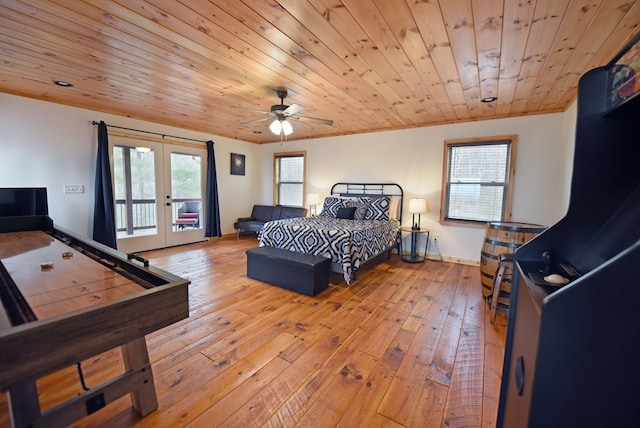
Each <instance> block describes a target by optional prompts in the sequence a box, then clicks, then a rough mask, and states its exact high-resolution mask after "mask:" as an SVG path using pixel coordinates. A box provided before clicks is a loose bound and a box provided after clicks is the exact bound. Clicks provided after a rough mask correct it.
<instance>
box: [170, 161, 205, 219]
mask: <svg viewBox="0 0 640 428" xmlns="http://www.w3.org/2000/svg"><path fill="white" fill-rule="evenodd" d="M201 195H202V158H201V157H200V156H199V155H193V154H183V153H171V197H172V199H173V207H172V219H173V225H174V228H173V229H174V230H175V231H182V230H188V229H199V228H201V227H202V196H201Z"/></svg>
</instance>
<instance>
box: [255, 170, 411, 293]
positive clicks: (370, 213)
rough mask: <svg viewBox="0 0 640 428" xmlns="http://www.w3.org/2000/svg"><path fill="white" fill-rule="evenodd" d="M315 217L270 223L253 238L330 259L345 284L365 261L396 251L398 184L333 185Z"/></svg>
mask: <svg viewBox="0 0 640 428" xmlns="http://www.w3.org/2000/svg"><path fill="white" fill-rule="evenodd" d="M331 195H332V196H330V197H327V198H326V199H325V201H324V204H323V209H322V212H321V214H320V215H316V216H313V217H305V218H296V219H286V220H277V221H270V222H268V223H266V224H265V225H264V228H263V229H262V231H261V232H260V234H259V236H258V239H259V241H260V246H269V247H277V248H282V249H285V250H290V251H296V252H300V253H308V254H315V255H319V256H324V257H328V258H331V261H332V264H331V270H332V271H334V272H338V273H342V274H343V275H344V278H345V281H346V282H347V284H349V283H350V281H351V280H352V279H354V278H355V275H356V272H357V271H358V269H359V268H360V267H361V266H362V265H363V264H364V263H365V262H368V261H373V260H377V256H379V255H381V254H383V253H385V252H387V253H389V254H390V252H391V250H392V249H393V248H396V249H397V248H398V243H399V239H400V237H399V233H400V232H399V231H400V221H399V219H400V218H401V216H402V188H401V187H400V186H399V185H397V184H392V183H391V184H387V183H384V184H379V183H336V184H334V185H333V187H332V188H331Z"/></svg>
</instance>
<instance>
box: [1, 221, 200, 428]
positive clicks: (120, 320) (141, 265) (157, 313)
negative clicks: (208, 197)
mask: <svg viewBox="0 0 640 428" xmlns="http://www.w3.org/2000/svg"><path fill="white" fill-rule="evenodd" d="M188 284H189V281H187V280H185V279H183V278H179V277H177V276H174V275H172V274H170V273H168V272H164V271H162V270H160V269H157V268H153V267H150V266H149V265H148V262H147V261H146V260H144V259H141V258H139V257H135V256H131V255H126V254H123V253H120V252H117V251H115V250H112V249H111V248H108V247H106V246H104V245H101V244H99V243H96V242H93V241H89V240H84V239H81V238H79V237H78V236H76V235H74V234H72V233H71V232H68V231H65V230H63V229H60V228H55V227H54V226H53V222H52V221H51V219H49V218H48V217H47V216H30V217H21V218H18V217H8V218H1V219H0V299H1V301H2V310H0V350H1V351H0V368H1V369H0V389H1V390H2V391H7V392H8V401H9V407H10V412H11V421H12V424H13V426H14V427H22V426H64V425H67V424H70V423H72V422H73V421H75V420H77V419H79V418H82V417H84V416H86V415H88V414H91V413H93V412H95V411H97V410H99V409H101V408H103V407H105V406H106V405H107V404H109V403H110V402H112V401H114V400H116V399H117V398H119V397H121V396H123V395H125V394H131V399H132V404H133V407H134V408H135V409H136V411H137V412H138V413H139V414H140V415H142V416H146V415H147V414H149V413H150V412H152V411H153V410H155V409H156V408H157V406H158V401H157V398H156V393H155V386H154V382H153V374H152V370H151V365H150V362H149V356H148V352H147V346H146V342H145V337H144V336H145V335H146V334H148V333H151V332H153V331H155V330H158V329H160V328H162V327H165V326H167V325H170V324H172V323H174V322H176V321H179V320H181V319H184V318H187V317H188V316H189V302H188ZM118 346H120V347H121V349H122V353H123V361H124V366H125V372H124V373H123V374H121V375H119V376H117V377H116V378H114V379H111V380H109V381H107V382H106V383H104V384H102V385H100V386H98V387H95V388H92V389H90V390H88V391H86V392H84V393H82V394H80V395H78V396H77V397H74V398H73V399H71V400H69V401H67V402H65V403H62V404H60V405H58V406H56V407H54V408H52V409H49V410H46V411H44V412H43V411H41V408H40V403H39V400H38V391H37V387H36V379H38V378H40V377H43V376H45V375H47V374H50V373H52V372H55V371H57V370H60V369H63V368H65V367H69V366H72V365H74V364H76V363H78V362H80V361H82V360H85V359H87V358H90V357H92V356H95V355H98V354H100V353H102V352H105V351H108V350H110V349H113V348H116V347H118Z"/></svg>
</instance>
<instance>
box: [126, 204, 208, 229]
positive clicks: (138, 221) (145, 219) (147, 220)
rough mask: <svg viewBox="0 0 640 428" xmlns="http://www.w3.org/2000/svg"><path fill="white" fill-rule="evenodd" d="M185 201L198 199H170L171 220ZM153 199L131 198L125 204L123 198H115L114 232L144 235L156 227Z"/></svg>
mask: <svg viewBox="0 0 640 428" xmlns="http://www.w3.org/2000/svg"><path fill="white" fill-rule="evenodd" d="M186 201H198V202H200V201H201V200H200V199H194V198H183V199H180V198H176V199H173V200H172V202H173V203H172V206H171V222H172V224H173V223H175V220H176V219H177V218H178V209H179V208H180V207H181V206H182V203H183V202H186ZM156 204H157V203H156V200H155V199H133V200H131V203H130V204H129V205H127V201H126V200H125V199H116V232H117V233H118V235H121V236H130V235H144V234H148V233H153V232H155V231H156V229H157V228H158V219H157V212H158V211H157V208H156Z"/></svg>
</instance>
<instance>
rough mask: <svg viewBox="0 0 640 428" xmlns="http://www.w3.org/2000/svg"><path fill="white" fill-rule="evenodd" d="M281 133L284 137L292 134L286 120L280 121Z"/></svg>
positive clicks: (291, 128)
mask: <svg viewBox="0 0 640 428" xmlns="http://www.w3.org/2000/svg"><path fill="white" fill-rule="evenodd" d="M282 132H283V133H284V135H291V133H292V132H293V126H291V124H290V123H289V121H288V120H286V119H285V120H283V121H282Z"/></svg>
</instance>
